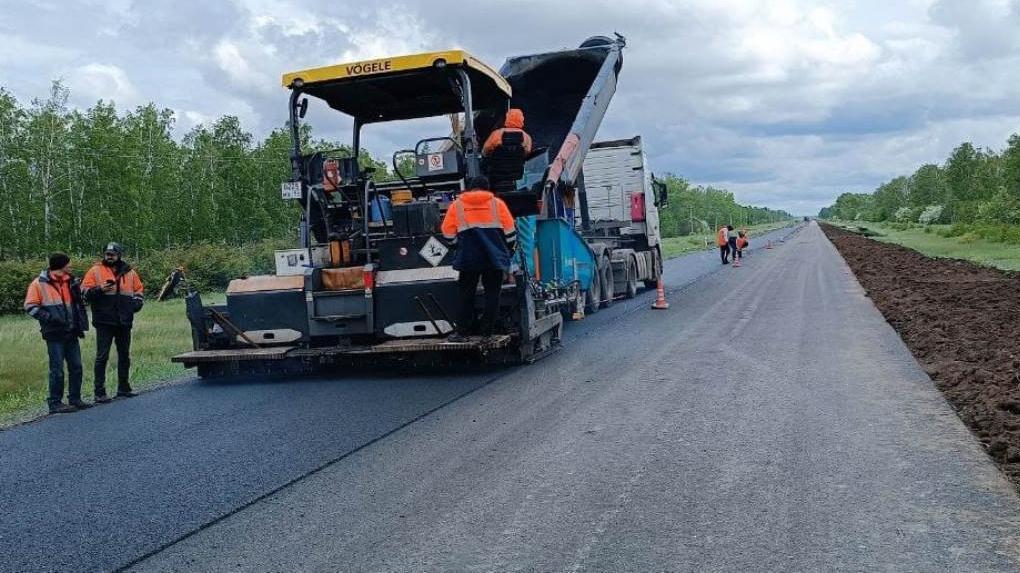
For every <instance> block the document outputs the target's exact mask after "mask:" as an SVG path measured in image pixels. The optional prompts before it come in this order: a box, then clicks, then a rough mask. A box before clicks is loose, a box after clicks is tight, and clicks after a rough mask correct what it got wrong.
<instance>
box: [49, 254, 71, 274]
mask: <svg viewBox="0 0 1020 573" xmlns="http://www.w3.org/2000/svg"><path fill="white" fill-rule="evenodd" d="M70 262H71V257H69V256H67V255H65V254H64V253H53V254H52V255H50V270H51V271H59V270H60V269H62V268H64V267H66V266H67V265H68V264H69V263H70Z"/></svg>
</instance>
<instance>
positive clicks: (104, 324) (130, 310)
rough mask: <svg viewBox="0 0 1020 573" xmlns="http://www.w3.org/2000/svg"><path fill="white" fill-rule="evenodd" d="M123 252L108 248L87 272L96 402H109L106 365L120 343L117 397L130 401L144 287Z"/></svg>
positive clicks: (84, 283)
mask: <svg viewBox="0 0 1020 573" xmlns="http://www.w3.org/2000/svg"><path fill="white" fill-rule="evenodd" d="M123 253H124V249H123V248H122V247H121V246H120V245H118V244H117V243H110V244H108V245H106V249H104V251H103V259H102V260H101V261H99V262H98V263H96V264H94V265H92V268H90V269H89V271H88V272H87V273H85V280H83V281H82V289H83V290H84V292H85V300H86V301H88V303H89V306H91V307H92V324H93V326H95V327H96V364H95V368H94V370H93V373H94V374H95V395H96V402H99V403H105V402H109V401H110V397H109V396H107V394H106V364H107V362H109V360H110V346H111V345H112V344H113V343H116V344H117V397H119V398H131V397H133V396H135V395H136V394H135V393H134V392H133V391H132V390H131V384H130V380H129V378H130V369H131V327H132V326H133V325H134V319H135V313H136V312H138V311H139V310H142V304H143V300H142V293H143V290H144V287H143V286H142V281H141V279H139V278H138V273H136V272H135V270H134V269H132V268H131V265H129V264H127V263H126V262H124V261H123V260H122V259H121V256H122V255H123Z"/></svg>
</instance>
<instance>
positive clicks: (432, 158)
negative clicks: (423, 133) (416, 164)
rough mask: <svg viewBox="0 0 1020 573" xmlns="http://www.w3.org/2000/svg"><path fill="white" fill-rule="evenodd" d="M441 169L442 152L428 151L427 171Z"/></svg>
mask: <svg viewBox="0 0 1020 573" xmlns="http://www.w3.org/2000/svg"><path fill="white" fill-rule="evenodd" d="M442 169H443V154H442V153H430V154H429V171H442Z"/></svg>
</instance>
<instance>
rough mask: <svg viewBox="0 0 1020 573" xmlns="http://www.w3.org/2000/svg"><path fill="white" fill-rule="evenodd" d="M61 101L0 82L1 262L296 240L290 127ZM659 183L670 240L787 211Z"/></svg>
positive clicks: (719, 192) (316, 143) (56, 90)
mask: <svg viewBox="0 0 1020 573" xmlns="http://www.w3.org/2000/svg"><path fill="white" fill-rule="evenodd" d="M68 96H69V93H68V90H67V89H66V88H65V87H64V86H62V85H61V84H60V83H59V82H55V83H54V84H53V86H52V89H51V91H50V93H49V95H48V97H47V98H46V99H42V100H35V101H33V102H31V103H30V104H29V105H22V104H21V103H19V102H18V101H17V100H16V99H15V98H14V96H13V95H12V94H11V93H10V92H8V91H6V90H4V89H3V88H0V261H2V260H8V261H11V260H26V259H28V260H34V261H37V260H38V259H40V258H42V257H44V256H45V255H46V253H48V252H51V251H55V250H62V251H66V252H68V253H71V254H73V255H78V256H81V257H85V258H86V259H87V260H91V259H92V258H93V257H95V256H96V253H98V251H99V249H101V248H102V245H104V244H105V243H106V242H107V241H110V240H117V241H119V242H121V243H123V244H124V245H125V247H126V248H127V250H128V254H129V256H131V257H133V258H138V257H142V256H146V257H151V256H152V253H156V252H165V251H172V250H174V249H180V248H182V247H190V246H192V245H196V244H213V245H225V246H241V245H249V244H253V243H258V242H263V241H277V242H279V240H281V239H284V240H285V239H288V238H292V237H296V230H295V228H296V226H297V222H298V217H299V214H298V212H297V207H295V206H294V205H293V204H291V203H289V202H286V201H282V200H280V187H279V185H280V182H281V181H285V180H287V179H288V178H289V175H290V171H289V146H290V138H289V133H288V132H287V130H286V128H285V127H281V128H279V129H276V130H274V131H272V132H270V133H269V134H268V135H267V136H266V137H265V138H263V139H261V140H259V139H256V138H255V137H254V136H253V135H252V134H251V133H249V132H247V131H245V129H244V128H243V127H242V125H241V123H240V122H239V121H238V119H237V118H236V117H233V116H224V117H222V118H220V119H218V120H216V121H215V122H213V123H211V124H209V125H199V126H197V127H194V128H192V129H191V130H190V131H188V132H187V133H185V134H183V136H182V137H175V132H174V129H175V117H174V113H173V111H171V110H169V109H162V108H159V107H157V106H156V105H154V104H149V105H145V106H140V107H137V108H135V109H133V110H130V111H126V112H122V111H119V110H118V109H116V107H115V106H114V105H113V104H112V103H107V102H103V101H100V102H98V103H96V104H95V105H93V106H92V107H90V108H88V109H85V110H78V109H72V108H70V107H69V106H68ZM302 135H303V138H304V142H303V146H304V147H305V148H306V149H313V148H317V149H340V150H341V153H343V152H344V151H346V152H348V153H349V152H350V149H349V148H348V147H345V146H344V145H341V144H337V143H335V142H329V141H322V140H314V139H313V138H312V136H311V131H310V130H308V129H305V130H304V131H303V132H302ZM362 157H363V160H364V163H365V164H366V165H371V166H372V167H374V168H375V169H376V176H377V177H378V178H381V179H385V178H389V177H391V176H392V174H391V173H390V170H388V169H387V167H386V165H385V163H383V162H380V161H375V160H373V159H372V158H371V156H370V155H369V154H367V153H363V155H362ZM404 161H405V162H409V161H410V158H404ZM664 181H665V183H666V185H667V187H668V189H669V195H670V203H669V207H668V208H666V209H663V211H662V213H661V218H662V229H663V233H664V234H666V235H667V236H671V235H674V236H675V235H688V234H697V233H704V232H706V231H708V230H710V229H713V230H714V229H715V228H717V227H718V225H720V224H728V223H729V224H734V225H738V226H739V225H753V224H757V223H763V222H771V221H776V220H779V219H783V218H788V217H789V215H788V214H787V213H785V212H781V211H770V210H768V209H765V208H760V207H750V206H743V205H739V204H737V203H736V201H735V200H734V198H733V195H732V193H730V192H728V191H725V190H723V189H717V188H713V187H703V186H696V185H692V184H691V183H689V182H688V181H686V180H685V179H683V178H681V177H678V176H675V175H668V176H666V177H665V179H664Z"/></svg>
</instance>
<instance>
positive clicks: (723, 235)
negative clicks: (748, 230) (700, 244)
mask: <svg viewBox="0 0 1020 573" xmlns="http://www.w3.org/2000/svg"><path fill="white" fill-rule="evenodd" d="M715 244H716V245H718V246H719V256H720V257H722V264H724V265H728V264H730V259H729V256H730V239H729V230H728V229H727V228H726V226H725V225H724V226H722V227H719V232H717V233H716V234H715Z"/></svg>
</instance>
